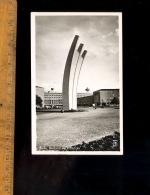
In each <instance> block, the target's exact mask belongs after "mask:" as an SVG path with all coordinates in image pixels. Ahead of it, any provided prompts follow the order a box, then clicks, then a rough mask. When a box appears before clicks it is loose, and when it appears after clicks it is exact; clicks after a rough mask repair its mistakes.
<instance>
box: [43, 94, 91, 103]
mask: <svg viewBox="0 0 150 195" xmlns="http://www.w3.org/2000/svg"><path fill="white" fill-rule="evenodd" d="M90 95H92V94H91V93H77V98H81V97H86V96H90ZM62 103H63V102H62V93H60V92H53V91H48V92H45V93H44V105H45V106H52V105H58V106H59V105H62Z"/></svg>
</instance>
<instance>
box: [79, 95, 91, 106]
mask: <svg viewBox="0 0 150 195" xmlns="http://www.w3.org/2000/svg"><path fill="white" fill-rule="evenodd" d="M93 102H94V97H93V95H90V96H86V97H79V98H77V105H78V106H84V105H85V106H92V104H93Z"/></svg>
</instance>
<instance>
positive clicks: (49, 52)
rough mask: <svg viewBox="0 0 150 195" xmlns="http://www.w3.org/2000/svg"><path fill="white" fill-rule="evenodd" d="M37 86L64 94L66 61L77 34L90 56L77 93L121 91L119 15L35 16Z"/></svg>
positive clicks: (85, 62) (82, 72)
mask: <svg viewBox="0 0 150 195" xmlns="http://www.w3.org/2000/svg"><path fill="white" fill-rule="evenodd" d="M35 24H36V25H35V28H36V29H35V32H36V35H35V37H36V41H35V43H36V46H35V51H36V56H35V58H36V59H35V62H36V86H40V87H44V89H45V91H49V90H51V88H54V91H56V92H62V81H63V74H64V68H65V63H66V59H67V56H68V52H69V49H70V46H71V44H72V41H73V39H74V36H75V35H79V40H78V44H77V48H78V46H79V44H80V43H83V44H84V48H83V50H84V49H85V50H87V55H86V57H85V59H84V63H83V66H82V69H81V73H80V78H79V83H78V88H77V92H85V89H86V88H87V87H88V88H89V89H90V92H93V91H96V90H99V89H111V88H119V36H118V28H119V23H118V16H36V18H35Z"/></svg>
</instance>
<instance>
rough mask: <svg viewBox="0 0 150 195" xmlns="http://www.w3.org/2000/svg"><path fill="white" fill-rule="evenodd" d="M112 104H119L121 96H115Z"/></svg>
mask: <svg viewBox="0 0 150 195" xmlns="http://www.w3.org/2000/svg"><path fill="white" fill-rule="evenodd" d="M111 104H119V98H118V97H114V98H113V99H112V101H111Z"/></svg>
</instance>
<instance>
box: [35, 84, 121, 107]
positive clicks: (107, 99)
mask: <svg viewBox="0 0 150 195" xmlns="http://www.w3.org/2000/svg"><path fill="white" fill-rule="evenodd" d="M36 95H38V96H40V97H41V99H42V100H43V105H42V106H43V107H44V106H54V105H57V106H61V105H62V104H63V102H62V101H63V100H62V93H60V92H55V91H48V92H44V88H43V87H39V86H36ZM114 97H117V98H119V89H99V90H97V91H94V92H93V94H91V93H89V92H86V93H77V105H78V106H84V105H89V106H91V105H92V104H96V106H102V105H104V106H107V105H110V103H111V101H112V100H113V98H114Z"/></svg>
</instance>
